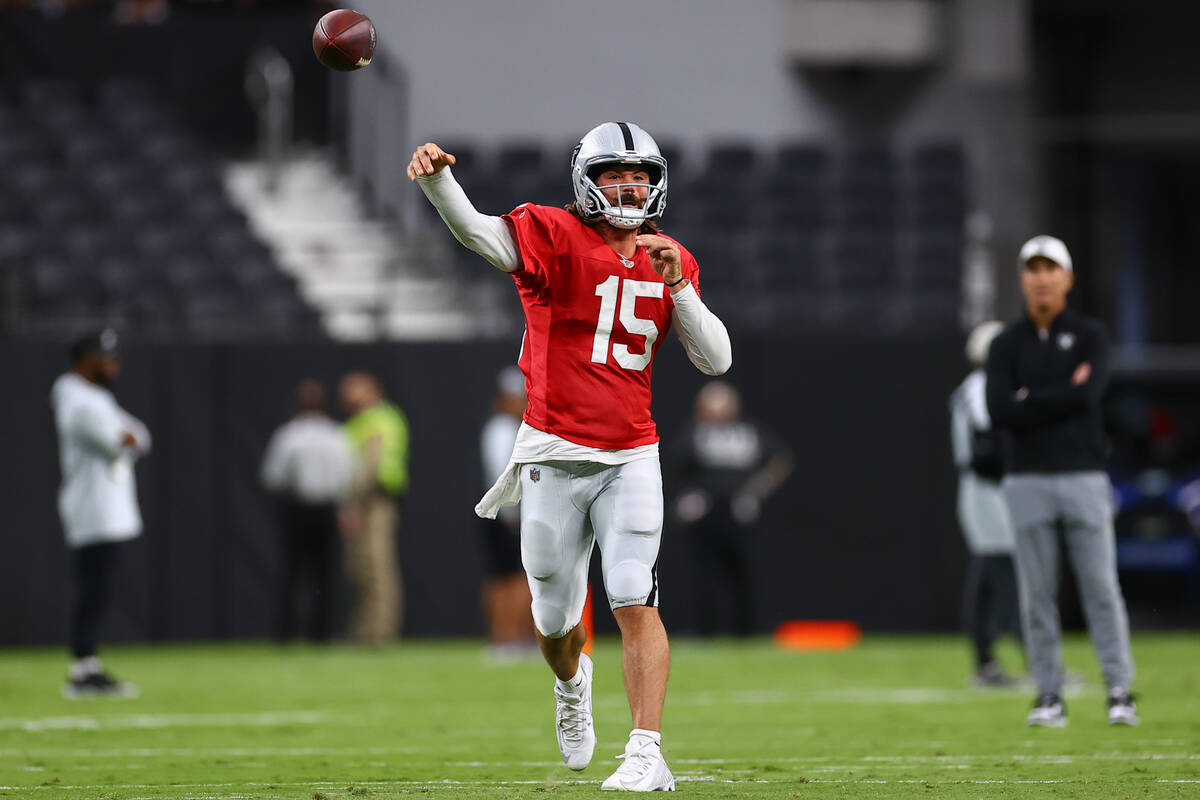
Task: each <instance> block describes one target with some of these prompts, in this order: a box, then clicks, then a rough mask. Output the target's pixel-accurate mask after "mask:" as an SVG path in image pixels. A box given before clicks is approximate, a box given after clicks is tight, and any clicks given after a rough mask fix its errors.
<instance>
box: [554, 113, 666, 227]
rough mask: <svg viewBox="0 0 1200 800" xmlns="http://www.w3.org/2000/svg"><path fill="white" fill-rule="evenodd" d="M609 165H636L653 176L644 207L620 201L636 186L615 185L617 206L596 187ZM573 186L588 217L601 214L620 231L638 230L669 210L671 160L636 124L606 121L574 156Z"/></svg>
mask: <svg viewBox="0 0 1200 800" xmlns="http://www.w3.org/2000/svg"><path fill="white" fill-rule="evenodd" d="M608 164H636V165H639V166H641V167H643V168H645V170H646V171H647V172H648V173H650V188H649V192H648V194H647V195H646V202H645V203H644V204H643V205H642V206H641V207H634V206H626V205H623V204H622V203H621V202H620V195H619V190H620V189H622V188H624V187H626V186H630V185H634V184H626V183H621V184H613V185H610V186H608V187H605V188H610V189H611V188H614V186H615V187H616V188H617V189H618V200H617V204H616V205H613V204H612V203H610V202H609V201H608V198H607V197H605V196H604V192H602V191H600V187H599V186H597V185H596V183H595V181H594V176H595V175H597V174H598V173H599V172H600V170H601V169H603V168H604V166H605V165H608ZM571 184H572V186H574V188H575V204H576V206H577V207H578V208H579V210H580V211H581V212H583V214H584V216H586V217H595V216H599V215H601V214H603V215H604V218H605V219H606V220H608V222H610V223H611V224H613V225H615V226H616V227H618V228H638V227H641V225H642V223H643V222H645V221H646V220H648V219H653V218H654V217H658V216H661V215H662V212H663V209H664V208H666V207H667V161H666V159H664V158H663V157H662V153H660V152H659V150H658V144H656V143H655V141H654V139H653V138H652V137H651V136H650V134H648V133H646V132H645V131H644V130H642V129H641V128H639V127H638V126H637V125H634V124H633V123H632V122H605V123H602V124H600V125H597V126H596V127H594V128H592V129H591V130H590V131H588V132H587V133H585V134H584V135H583V138H582V139H580V140H579V144H577V145H575V151H574V152H573V153H572V154H571Z"/></svg>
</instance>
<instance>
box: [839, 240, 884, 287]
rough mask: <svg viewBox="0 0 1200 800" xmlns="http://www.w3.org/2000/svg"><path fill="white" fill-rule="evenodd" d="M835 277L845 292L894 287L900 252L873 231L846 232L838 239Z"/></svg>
mask: <svg viewBox="0 0 1200 800" xmlns="http://www.w3.org/2000/svg"><path fill="white" fill-rule="evenodd" d="M831 264H832V273H831V274H832V277H833V282H834V286H836V287H837V290H838V291H839V292H841V293H846V292H848V293H864V292H865V293H877V292H887V291H891V290H892V289H893V288H894V286H895V283H896V252H895V249H894V247H893V246H892V244H891V242H889V241H888V240H886V239H882V238H879V237H876V236H874V235H873V234H859V235H855V234H843V235H841V236H839V237H838V238H837V239H835V241H834V243H833V252H832V259H831Z"/></svg>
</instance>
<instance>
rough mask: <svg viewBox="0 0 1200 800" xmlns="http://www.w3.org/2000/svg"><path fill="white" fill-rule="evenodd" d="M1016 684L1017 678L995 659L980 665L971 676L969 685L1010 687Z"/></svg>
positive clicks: (986, 687) (977, 686)
mask: <svg viewBox="0 0 1200 800" xmlns="http://www.w3.org/2000/svg"><path fill="white" fill-rule="evenodd" d="M1016 685H1017V679H1016V678H1014V677H1013V676H1012V675H1009V674H1008V673H1007V672H1005V671H1004V669H1003V668H1002V667H1001V666H1000V665H999V664H997V663H996V662H995V661H989V662H987V663H986V664H983V665H981V666H980V667H979V669H978V670H976V672H975V675H974V676H973V677H972V678H971V686H972V687H974V688H976V689H1010V688H1012V687H1013V686H1016Z"/></svg>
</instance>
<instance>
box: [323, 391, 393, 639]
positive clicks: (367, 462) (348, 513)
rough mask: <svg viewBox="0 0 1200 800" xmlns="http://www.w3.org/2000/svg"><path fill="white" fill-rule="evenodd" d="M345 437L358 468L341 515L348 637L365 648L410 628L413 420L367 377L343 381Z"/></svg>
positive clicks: (342, 397)
mask: <svg viewBox="0 0 1200 800" xmlns="http://www.w3.org/2000/svg"><path fill="white" fill-rule="evenodd" d="M340 394H341V400H342V406H343V408H345V409H346V412H347V413H348V414H349V415H350V419H349V420H347V421H346V424H345V431H346V433H347V434H348V435H349V437H350V441H351V444H352V445H353V448H354V454H355V458H356V466H355V473H354V479H353V480H352V482H351V486H350V492H349V496H348V497H347V500H346V503H345V504H344V505H343V506H342V511H341V528H342V535H343V536H344V537H345V541H346V560H347V567H348V571H349V574H350V582H351V584H352V587H353V589H354V605H353V610H352V612H351V617H350V635H351V637H352V638H353V639H354V640H355V641H357V642H360V643H363V644H384V643H386V642H389V641H391V640H393V639H395V638H396V636H397V635H398V634H399V633H400V628H401V626H402V625H403V624H404V585H403V581H402V579H401V573H400V561H399V556H398V554H397V549H396V535H397V529H398V527H399V525H400V501H401V498H403V496H404V494H405V493H406V492H407V491H408V441H409V437H408V420H407V419H406V418H405V416H404V413H403V412H402V411H401V410H400V409H399V408H397V407H396V406H394V405H392V404H391V403H389V402H388V401H387V400H386V399H385V398H384V395H383V387H382V386H380V384H379V379H378V378H376V377H375V376H374V375H372V374H370V373H367V372H351V373H349V374H347V375H346V376H345V377H343V378H342V382H341V386H340Z"/></svg>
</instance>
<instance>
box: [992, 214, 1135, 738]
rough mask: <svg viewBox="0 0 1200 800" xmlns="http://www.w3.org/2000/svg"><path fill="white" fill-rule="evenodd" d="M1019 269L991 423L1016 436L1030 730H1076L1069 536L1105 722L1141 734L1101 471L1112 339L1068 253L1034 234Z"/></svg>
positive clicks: (996, 361)
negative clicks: (1061, 592) (1067, 641)
mask: <svg viewBox="0 0 1200 800" xmlns="http://www.w3.org/2000/svg"><path fill="white" fill-rule="evenodd" d="M1020 263H1021V291H1022V293H1023V294H1024V295H1025V311H1026V314H1025V316H1024V317H1022V318H1021V319H1020V320H1018V321H1016V322H1014V323H1012V324H1010V325H1009V326H1008V327H1007V328H1005V330H1004V332H1003V333H1001V334H1000V336H998V337H997V338H996V340H995V342H993V344H992V347H991V351H990V353H989V356H988V363H987V402H988V412H989V414H990V415H991V418H992V423H993V424H994V425H995V426H996V427H997V428H1004V429H1007V430H1008V431H1009V432H1010V433H1011V435H1012V439H1011V441H1012V451H1011V453H1010V463H1009V465H1008V469H1007V470H1006V474H1007V477H1006V478H1005V480H1004V493H1005V499H1006V500H1007V502H1008V507H1009V511H1010V513H1011V516H1012V519H1013V525H1014V527H1015V529H1016V551H1015V555H1016V564H1017V582H1018V585H1019V587H1020V600H1021V616H1022V622H1023V625H1024V628H1025V641H1026V646H1027V648H1028V653H1029V664H1030V668H1031V670H1032V672H1033V677H1034V679H1035V680H1036V681H1037V684H1038V699H1037V701H1036V703H1035V705H1034V708H1033V710H1032V711H1031V712H1030V713H1029V718H1028V722H1029V724H1030V725H1049V726H1060V725H1065V724H1066V722H1067V717H1066V709H1065V706H1064V704H1063V702H1062V698H1061V696H1060V693H1061V691H1062V683H1063V666H1062V631H1061V628H1060V626H1059V618H1058V604H1057V595H1058V575H1059V563H1058V558H1059V557H1058V553H1059V540H1060V537H1061V539H1062V541H1063V543H1064V544H1065V549H1066V551H1067V556H1068V558H1069V559H1070V561H1071V565H1072V567H1073V568H1074V570H1075V577H1076V582H1077V583H1078V584H1079V591H1080V595H1081V598H1082V600H1083V610H1084V616H1085V617H1086V619H1087V624H1088V630H1089V632H1090V633H1091V636H1092V643H1093V645H1094V647H1095V648H1096V655H1097V657H1098V658H1099V660H1100V664H1101V667H1102V670H1103V672H1104V680H1105V683H1106V684H1107V686H1108V693H1109V694H1108V721H1109V722H1110V723H1113V724H1124V725H1135V724H1137V721H1138V718H1137V709H1136V705H1135V704H1134V699H1133V696H1132V695H1131V694H1130V691H1129V686H1130V683H1131V682H1132V680H1133V672H1134V667H1133V658H1132V656H1131V655H1130V651H1129V619H1128V616H1127V615H1126V612H1125V601H1124V598H1122V596H1121V587H1120V584H1119V583H1118V582H1117V565H1116V544H1115V538H1114V533H1113V505H1112V488H1111V486H1110V485H1109V482H1108V476H1107V475H1106V473H1105V471H1104V450H1105V443H1104V431H1103V426H1102V417H1101V408H1100V398H1101V396H1102V395H1103V394H1104V390H1105V388H1106V387H1107V385H1108V380H1109V364H1108V340H1107V337H1106V335H1105V333H1104V329H1103V328H1102V327H1101V326H1100V323H1098V322H1097V321H1095V320H1093V319H1090V318H1088V317H1085V316H1083V315H1082V314H1078V313H1076V312H1074V311H1072V310H1070V309H1068V308H1067V293H1068V292H1069V291H1070V290H1071V287H1072V286H1073V285H1074V280H1075V275H1074V272H1073V267H1072V264H1071V255H1070V253H1069V252H1067V247H1066V245H1065V244H1063V243H1062V242H1061V241H1060V240H1058V239H1055V238H1054V237H1052V236H1035V237H1034V238H1032V239H1030V240H1029V241H1028V242H1026V243H1025V246H1024V247H1022V248H1021V256H1020Z"/></svg>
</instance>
